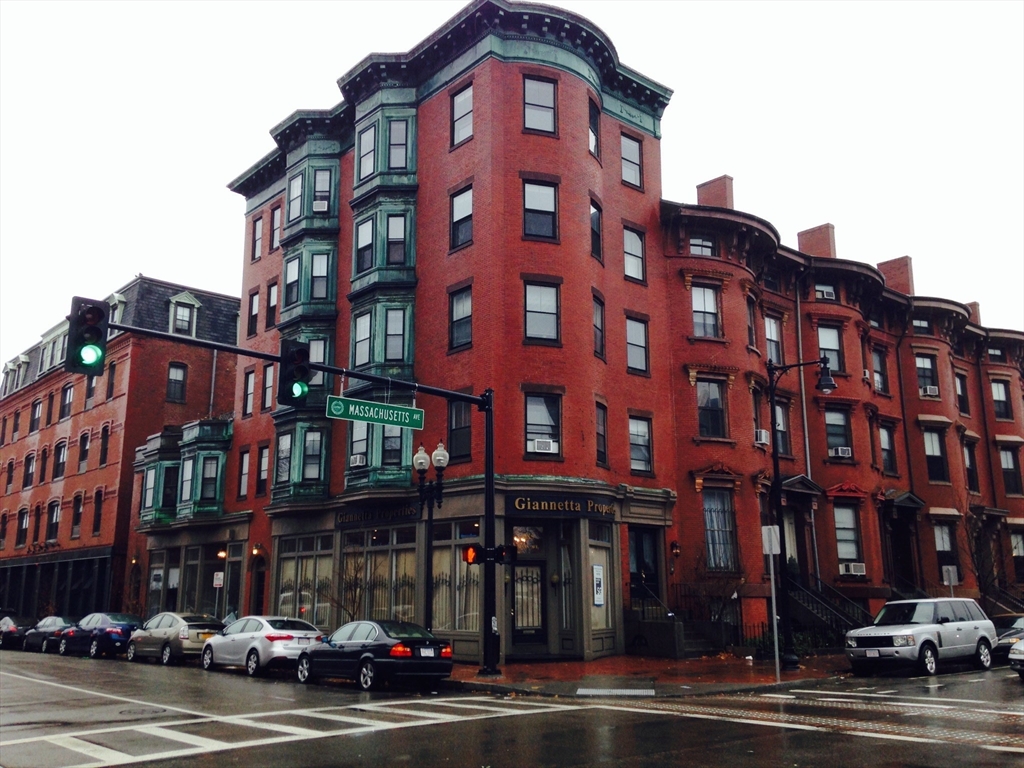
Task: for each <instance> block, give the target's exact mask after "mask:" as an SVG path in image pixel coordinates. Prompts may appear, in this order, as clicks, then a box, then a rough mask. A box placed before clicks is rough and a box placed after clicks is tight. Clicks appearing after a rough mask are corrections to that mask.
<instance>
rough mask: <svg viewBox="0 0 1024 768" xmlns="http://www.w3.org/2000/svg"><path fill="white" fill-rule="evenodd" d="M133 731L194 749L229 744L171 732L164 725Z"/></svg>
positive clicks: (213, 747) (190, 734) (139, 728)
mask: <svg viewBox="0 0 1024 768" xmlns="http://www.w3.org/2000/svg"><path fill="white" fill-rule="evenodd" d="M132 730H135V731H138V732H139V733H145V734H148V735H149V736H156V737H158V738H161V739H168V740H169V741H180V742H182V743H184V744H190V745H192V746H193V747H202V748H203V749H219V748H220V747H222V746H224V744H226V743H227V742H224V741H220V740H218V739H207V738H204V737H202V736H196V735H195V734H192V733H184V732H183V731H175V730H171V729H170V728H167V727H165V726H162V725H142V726H136V727H135V728H133V729H132Z"/></svg>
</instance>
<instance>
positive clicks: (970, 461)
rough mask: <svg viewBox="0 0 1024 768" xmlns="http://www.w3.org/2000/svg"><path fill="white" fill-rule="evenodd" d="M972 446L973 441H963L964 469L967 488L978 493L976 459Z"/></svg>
mask: <svg viewBox="0 0 1024 768" xmlns="http://www.w3.org/2000/svg"><path fill="white" fill-rule="evenodd" d="M974 446H975V444H974V443H973V442H966V443H964V469H965V470H966V472H967V490H969V491H973V492H974V493H978V491H979V490H980V486H979V485H978V460H977V457H976V456H975V452H976V451H975V447H974Z"/></svg>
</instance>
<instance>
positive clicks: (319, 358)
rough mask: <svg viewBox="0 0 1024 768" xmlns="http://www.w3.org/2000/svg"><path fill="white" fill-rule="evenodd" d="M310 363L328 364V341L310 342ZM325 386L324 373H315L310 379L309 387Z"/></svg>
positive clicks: (314, 340) (317, 340)
mask: <svg viewBox="0 0 1024 768" xmlns="http://www.w3.org/2000/svg"><path fill="white" fill-rule="evenodd" d="M309 362H311V363H321V364H323V363H326V362H327V339H310V340H309ZM323 384H324V372H323V371H313V373H312V374H311V375H310V377H309V385H310V386H311V387H322V386H323Z"/></svg>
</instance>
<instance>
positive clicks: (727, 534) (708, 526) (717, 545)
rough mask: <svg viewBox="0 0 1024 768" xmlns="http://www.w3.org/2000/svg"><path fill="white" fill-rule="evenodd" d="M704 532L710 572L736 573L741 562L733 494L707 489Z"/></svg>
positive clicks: (705, 493) (704, 496) (704, 494)
mask: <svg viewBox="0 0 1024 768" xmlns="http://www.w3.org/2000/svg"><path fill="white" fill-rule="evenodd" d="M701 495H702V497H703V502H704V532H705V547H706V549H707V568H708V570H709V571H735V570H736V569H737V567H738V564H739V560H738V557H737V552H736V516H735V513H734V512H733V508H732V494H731V493H730V492H729V491H727V490H723V489H718V488H705V489H704V490H703V492H702V494H701Z"/></svg>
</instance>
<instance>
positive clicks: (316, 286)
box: [309, 253, 328, 299]
mask: <svg viewBox="0 0 1024 768" xmlns="http://www.w3.org/2000/svg"><path fill="white" fill-rule="evenodd" d="M327 262H328V258H327V254H326V253H314V254H313V269H312V270H311V271H310V285H309V297H310V298H311V299H326V298H327Z"/></svg>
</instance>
